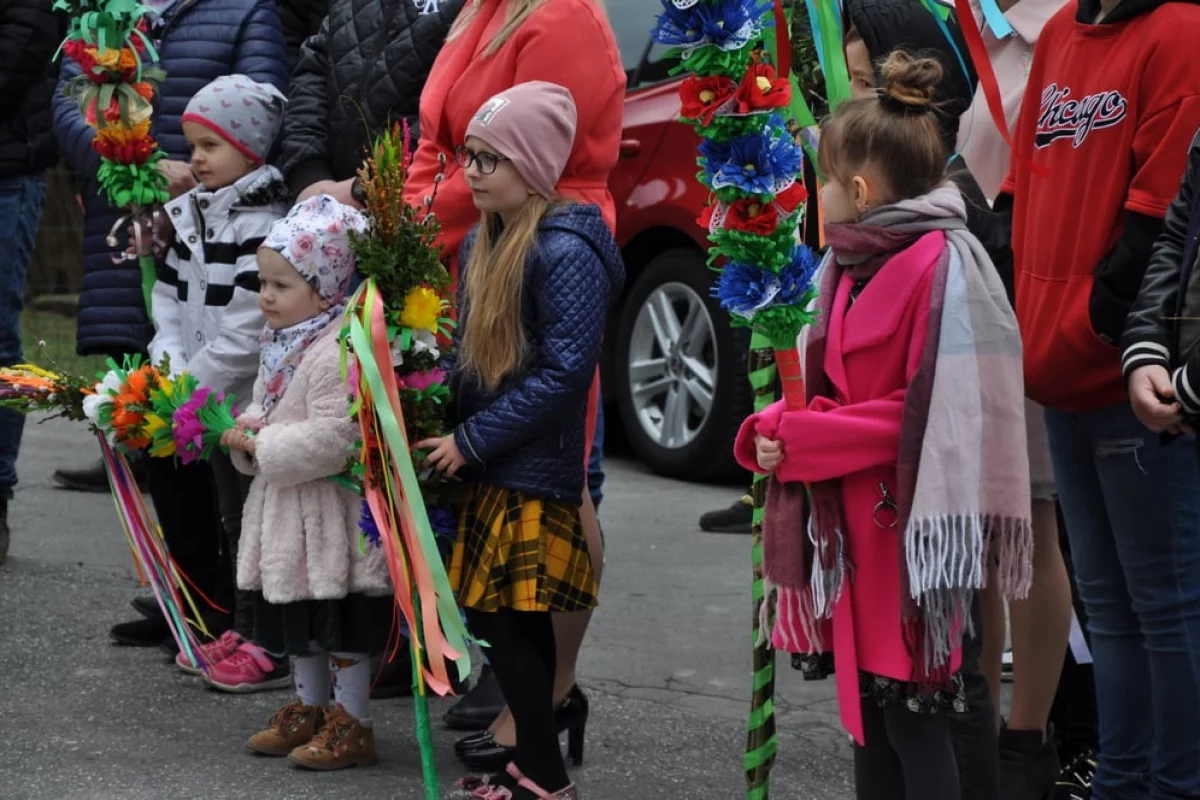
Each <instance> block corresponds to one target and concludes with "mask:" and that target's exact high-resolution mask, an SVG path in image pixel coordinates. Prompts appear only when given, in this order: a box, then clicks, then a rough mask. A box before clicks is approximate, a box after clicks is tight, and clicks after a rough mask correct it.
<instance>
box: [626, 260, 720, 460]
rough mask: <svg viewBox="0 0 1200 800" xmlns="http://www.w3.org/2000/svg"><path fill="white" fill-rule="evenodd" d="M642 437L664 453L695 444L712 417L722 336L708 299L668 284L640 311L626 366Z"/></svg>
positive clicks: (656, 289)
mask: <svg viewBox="0 0 1200 800" xmlns="http://www.w3.org/2000/svg"><path fill="white" fill-rule="evenodd" d="M626 370H627V375H628V379H629V395H630V400H631V401H632V405H633V411H634V414H635V416H636V417H637V421H638V424H639V425H640V426H641V429H642V432H643V433H645V434H646V436H647V437H648V438H649V439H650V440H651V441H653V442H655V443H656V444H657V445H658V446H659V447H663V448H665V449H668V450H678V449H680V448H682V447H686V446H688V445H689V444H691V443H692V442H693V441H695V439H696V437H697V436H699V434H700V431H701V430H702V429H703V428H704V425H705V423H706V422H707V421H708V417H709V415H710V414H711V413H712V404H713V399H714V397H715V395H716V386H717V336H716V329H715V326H714V325H713V320H712V315H711V314H710V313H709V311H708V306H707V305H705V303H704V300H703V298H701V297H700V295H699V294H698V293H697V292H696V290H695V289H693V288H692V287H691V286H688V285H687V284H684V283H678V282H672V283H664V284H662V285H661V286H658V287H656V288H655V289H654V291H652V292H651V293H650V294H649V296H647V297H646V299H645V301H644V302H643V303H642V306H641V308H639V309H638V313H637V317H636V319H635V320H634V324H633V331H632V334H631V336H630V345H629V361H628V364H627V365H626Z"/></svg>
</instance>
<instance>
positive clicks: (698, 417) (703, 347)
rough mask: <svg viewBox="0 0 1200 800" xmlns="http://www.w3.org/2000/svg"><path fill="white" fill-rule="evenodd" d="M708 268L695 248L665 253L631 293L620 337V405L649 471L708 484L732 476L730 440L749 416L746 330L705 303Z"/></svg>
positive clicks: (617, 372) (630, 435)
mask: <svg viewBox="0 0 1200 800" xmlns="http://www.w3.org/2000/svg"><path fill="white" fill-rule="evenodd" d="M712 280H713V272H712V271H711V270H709V269H708V268H707V266H706V264H705V260H704V256H703V254H701V253H700V252H698V251H695V250H669V251H667V252H665V253H663V254H661V255H659V256H658V257H656V258H655V259H654V260H652V261H651V262H650V263H649V264H647V265H646V268H645V269H644V270H643V271H642V274H641V276H640V277H639V278H638V280H637V282H636V283H634V285H633V288H632V289H631V290H630V292H629V294H628V296H627V298H626V301H625V304H624V308H623V309H622V313H621V322H620V327H619V329H618V334H617V350H616V364H615V369H614V373H615V377H616V381H615V383H616V386H617V405H618V407H619V409H620V413H621V421H622V422H623V423H624V427H625V433H626V436H627V437H628V438H629V441H630V443H631V444H632V445H633V448H634V450H636V451H637V454H638V456H639V457H640V458H641V459H642V461H643V462H644V463H645V464H646V465H647V466H649V467H650V468H651V469H652V470H654V471H655V472H657V473H660V474H662V475H666V476H669V477H673V478H686V479H689V480H697V481H711V480H720V479H723V478H728V477H731V476H733V475H736V474H737V466H736V464H735V462H734V460H733V439H734V436H735V435H736V434H737V429H738V426H739V425H740V424H741V422H742V420H743V419H744V418H745V416H746V414H748V413H749V412H750V406H751V400H752V398H751V393H750V385H749V384H748V383H747V380H746V345H747V343H748V341H749V336H748V334H747V333H746V332H745V331H741V330H738V331H735V330H732V329H730V327H729V317H728V315H727V314H726V313H725V311H724V310H723V309H722V308H721V307H720V306H719V305H718V304H717V302H716V300H714V299H712V297H710V295H709V292H710V287H711V285H712Z"/></svg>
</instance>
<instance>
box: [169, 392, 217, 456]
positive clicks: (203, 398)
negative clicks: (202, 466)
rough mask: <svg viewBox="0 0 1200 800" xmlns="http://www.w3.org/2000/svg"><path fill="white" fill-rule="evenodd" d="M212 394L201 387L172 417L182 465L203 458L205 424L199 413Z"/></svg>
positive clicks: (176, 449)
mask: <svg viewBox="0 0 1200 800" xmlns="http://www.w3.org/2000/svg"><path fill="white" fill-rule="evenodd" d="M210 392H211V390H210V389H209V388H208V387H207V386H202V387H200V388H199V389H197V390H196V391H195V393H194V394H193V395H192V396H191V397H190V398H189V399H188V401H187V402H185V403H184V404H183V405H181V406H180V407H179V408H178V409H176V410H175V414H174V415H173V416H172V419H171V423H172V427H173V429H174V436H175V451H176V452H177V453H178V454H179V461H180V463H183V464H191V463H193V462H196V461H199V460H200V459H201V457H202V456H203V453H204V424H203V423H202V422H200V418H199V412H200V409H201V408H202V407H203V406H204V404H205V403H206V402H207V401H208V395H209V393H210Z"/></svg>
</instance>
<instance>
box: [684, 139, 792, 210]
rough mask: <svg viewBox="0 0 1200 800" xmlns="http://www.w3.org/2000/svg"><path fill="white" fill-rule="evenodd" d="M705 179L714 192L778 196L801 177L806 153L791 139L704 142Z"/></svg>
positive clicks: (702, 153) (701, 146)
mask: <svg viewBox="0 0 1200 800" xmlns="http://www.w3.org/2000/svg"><path fill="white" fill-rule="evenodd" d="M700 154H701V155H702V156H704V159H705V165H704V166H705V179H706V181H707V182H708V184H709V185H710V186H711V187H712V188H713V189H724V188H726V187H729V186H733V187H736V188H738V189H740V190H741V191H743V192H746V193H748V194H758V195H769V194H775V193H776V191H777V190H778V189H779V187H780V186H781V185H783V184H785V183H790V182H794V181H795V180H796V176H797V175H798V174H799V173H800V169H801V163H802V161H803V158H804V151H803V150H802V149H801V148H800V146H799V145H797V144H796V142H795V141H794V140H793V139H792V137H790V136H766V135H764V134H761V133H752V134H748V135H746V136H737V137H734V138H733V139H730V140H729V141H728V142H722V143H717V142H710V141H705V142H703V143H702V144H701V145H700Z"/></svg>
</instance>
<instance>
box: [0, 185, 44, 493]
mask: <svg viewBox="0 0 1200 800" xmlns="http://www.w3.org/2000/svg"><path fill="white" fill-rule="evenodd" d="M45 200H46V182H45V180H44V179H43V178H42V175H41V174H40V173H39V174H37V175H28V176H25V177H20V178H0V253H3V257H2V258H0V366H3V367H10V366H12V365H13V364H19V363H21V362H22V361H23V360H24V358H25V355H24V351H23V350H22V349H21V309H22V307H23V306H24V299H25V278H26V277H27V276H28V274H29V260H30V258H31V256H32V255H33V241H34V237H35V236H36V235H37V227H38V222H39V221H40V220H41V218H42V204H43V203H44V202H45ZM24 430H25V415H24V414H21V413H18V412H16V411H13V410H12V409H8V408H0V497H4V498H9V497H12V490H13V486H15V485H16V483H17V453H18V452H19V451H20V449H21V433H22V432H23V431H24Z"/></svg>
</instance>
